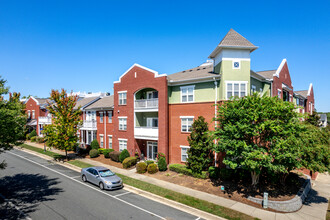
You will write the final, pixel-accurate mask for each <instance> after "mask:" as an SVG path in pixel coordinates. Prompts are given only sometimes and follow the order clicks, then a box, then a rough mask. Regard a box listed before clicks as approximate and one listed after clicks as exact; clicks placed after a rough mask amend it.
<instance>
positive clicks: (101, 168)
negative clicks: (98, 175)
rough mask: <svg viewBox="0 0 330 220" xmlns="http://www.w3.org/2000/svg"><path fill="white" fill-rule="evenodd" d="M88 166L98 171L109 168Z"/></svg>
mask: <svg viewBox="0 0 330 220" xmlns="http://www.w3.org/2000/svg"><path fill="white" fill-rule="evenodd" d="M90 168H94V169H95V170H97V171H100V170H109V168H106V167H90Z"/></svg>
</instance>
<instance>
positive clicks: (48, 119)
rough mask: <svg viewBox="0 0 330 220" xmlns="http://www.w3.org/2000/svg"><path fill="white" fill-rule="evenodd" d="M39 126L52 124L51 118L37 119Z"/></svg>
mask: <svg viewBox="0 0 330 220" xmlns="http://www.w3.org/2000/svg"><path fill="white" fill-rule="evenodd" d="M38 119H39V124H46V125H49V124H51V123H52V118H51V117H41V116H40V117H39V118H38Z"/></svg>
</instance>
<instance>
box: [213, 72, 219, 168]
mask: <svg viewBox="0 0 330 220" xmlns="http://www.w3.org/2000/svg"><path fill="white" fill-rule="evenodd" d="M213 80H214V89H215V98H214V118H216V117H217V101H218V82H217V81H216V79H215V77H213ZM216 127H217V121H216V120H214V129H216ZM214 144H217V140H216V139H214ZM214 166H215V167H216V166H217V153H216V152H214Z"/></svg>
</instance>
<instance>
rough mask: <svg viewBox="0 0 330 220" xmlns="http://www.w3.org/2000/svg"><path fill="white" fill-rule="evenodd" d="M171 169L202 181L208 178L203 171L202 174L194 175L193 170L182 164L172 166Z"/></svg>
mask: <svg viewBox="0 0 330 220" xmlns="http://www.w3.org/2000/svg"><path fill="white" fill-rule="evenodd" d="M169 169H170V170H171V171H174V172H177V173H182V174H184V175H188V176H193V177H196V178H200V179H206V178H207V172H205V171H203V172H202V173H201V174H198V173H193V172H192V170H190V169H188V168H187V167H186V166H185V165H182V164H171V165H170V166H169Z"/></svg>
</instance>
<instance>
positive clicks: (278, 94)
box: [277, 89, 281, 99]
mask: <svg viewBox="0 0 330 220" xmlns="http://www.w3.org/2000/svg"><path fill="white" fill-rule="evenodd" d="M277 97H278V98H279V99H280V98H281V90H280V89H278V90H277Z"/></svg>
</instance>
